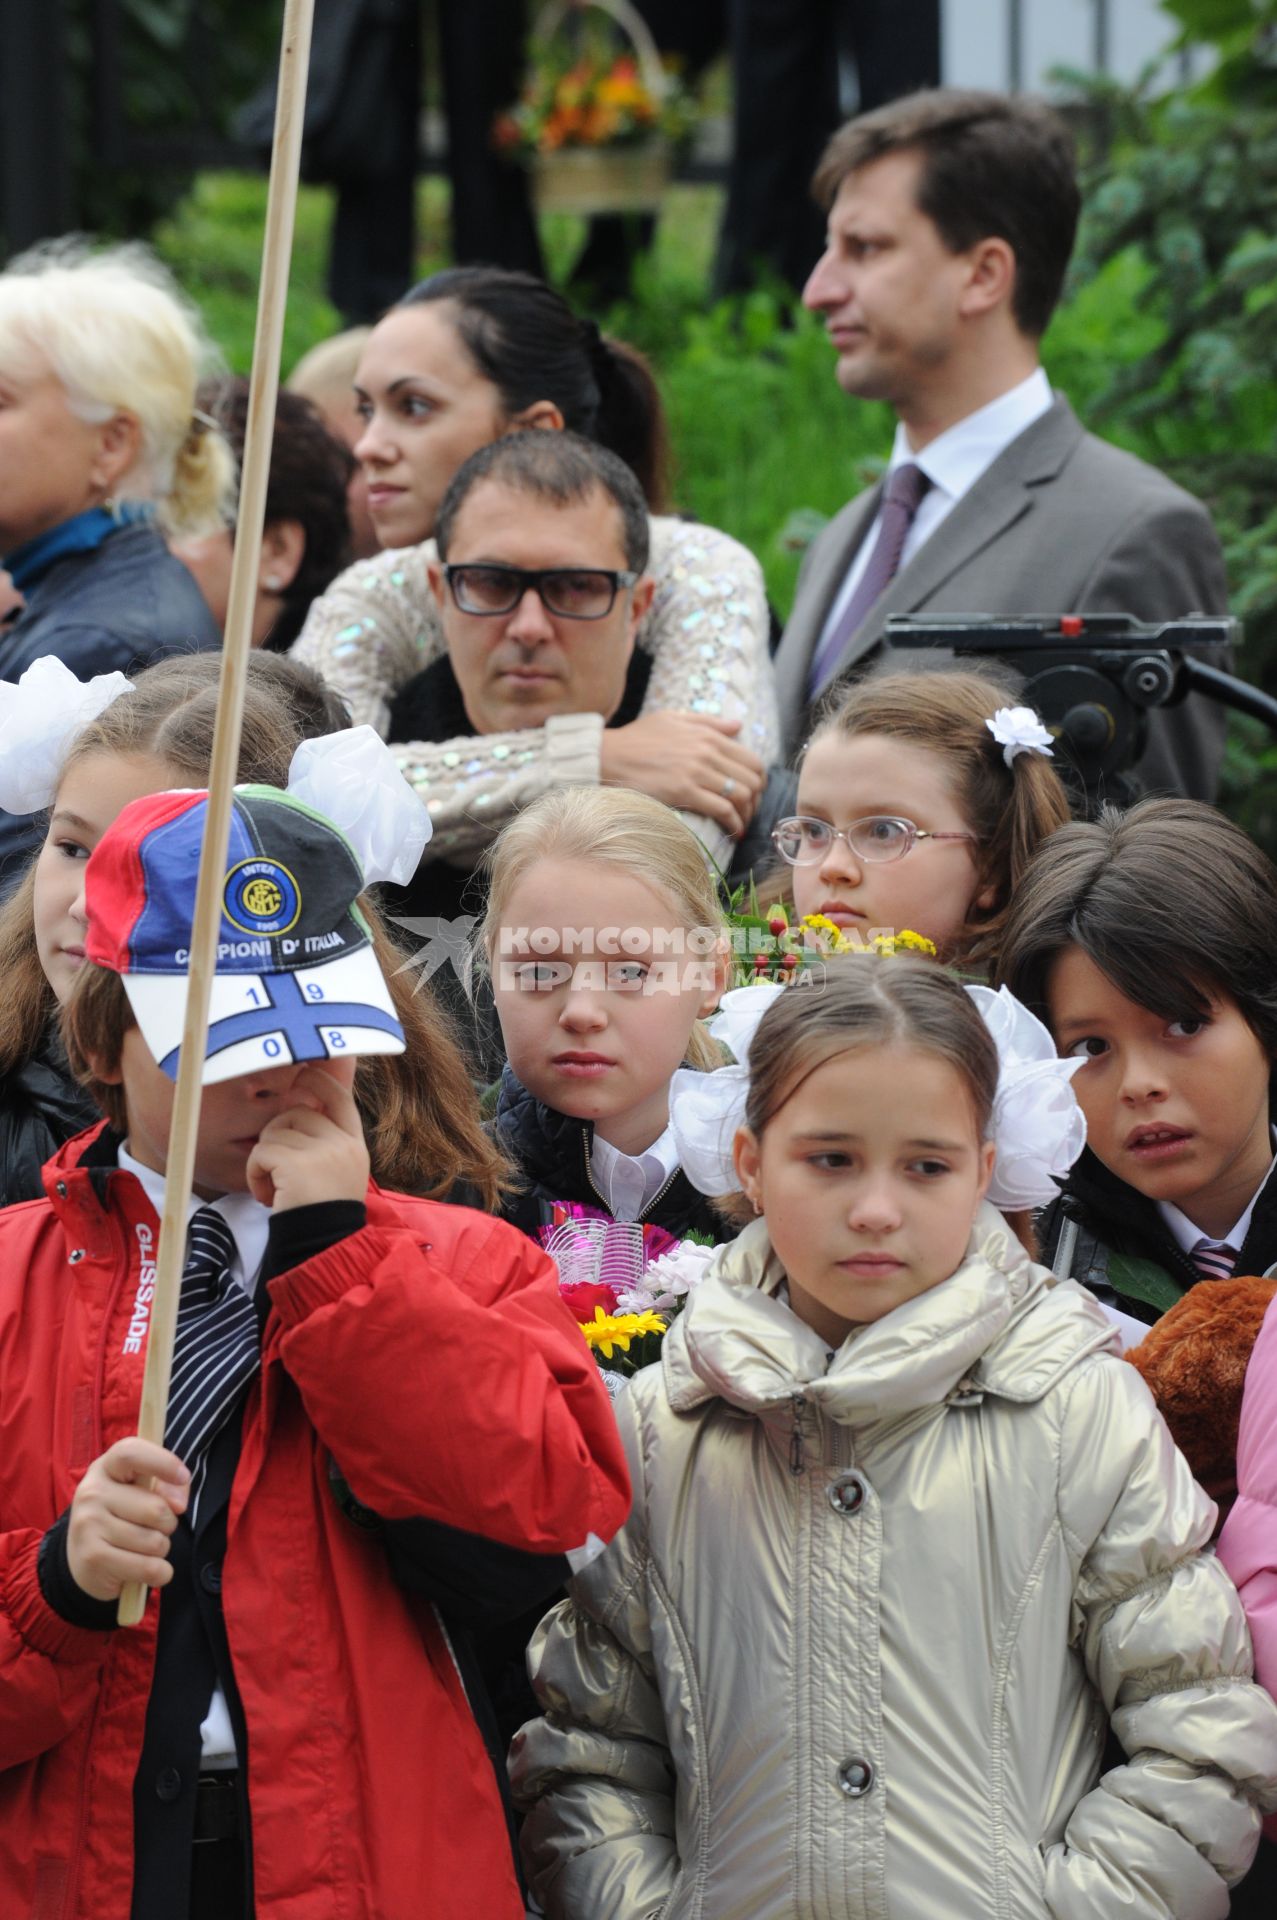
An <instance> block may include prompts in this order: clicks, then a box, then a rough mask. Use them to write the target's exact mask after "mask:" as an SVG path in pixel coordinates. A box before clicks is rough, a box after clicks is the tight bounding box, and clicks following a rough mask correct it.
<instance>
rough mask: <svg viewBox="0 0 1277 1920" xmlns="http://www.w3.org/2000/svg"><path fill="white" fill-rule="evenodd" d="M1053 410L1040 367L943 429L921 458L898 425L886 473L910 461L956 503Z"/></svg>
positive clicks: (1047, 387)
mask: <svg viewBox="0 0 1277 1920" xmlns="http://www.w3.org/2000/svg"><path fill="white" fill-rule="evenodd" d="M1054 404H1055V396H1054V394H1053V393H1052V392H1051V383H1050V381H1049V380H1048V379H1047V377H1046V374H1045V373H1044V372H1043V370H1042V368H1041V367H1035V368H1034V370H1033V372H1032V373H1031V374H1030V375H1029V377H1028V379H1027V380H1021V382H1020V383H1019V385H1018V386H1015V387H1011V388H1009V389H1008V391H1007V392H1006V393H1000V394H999V395H998V397H997V399H996V400H990V401H989V403H988V405H987V406H983V407H977V409H976V411H975V412H974V413H969V414H968V415H967V417H966V419H965V420H958V421H956V422H955V424H954V425H953V426H951V427H947V428H946V429H945V431H944V432H943V433H941V434H937V435H936V438H935V439H934V440H932V441H930V442H929V444H928V445H927V446H925V447H924V448H923V449H922V452H921V453H915V452H914V450H913V448H912V447H911V446H910V445H909V436H908V434H907V433H906V432H905V429H904V423H903V421H898V422H897V424H896V438H895V443H894V445H893V446H892V449H891V459H890V461H889V462H888V468H887V470H888V472H890V471H891V470H892V469H893V468H894V467H899V466H903V465H904V464H905V463H906V462H907V461H910V460H912V461H913V462H914V464H915V465H916V466H919V467H921V469H922V471H923V472H924V473H925V474H926V476H927V478H928V480H930V482H931V484H932V486H933V487H935V488H937V489H938V490H939V491H940V492H941V493H944V494H947V495H948V496H949V498H950V499H951V500H960V499H961V498H962V496H963V494H964V493H969V492H970V490H971V488H972V487H973V486H974V485H975V483H976V481H977V480H978V479H979V478H980V476H981V474H983V473H984V472H986V470H987V469H988V468H989V467H991V466H992V465H993V463H994V461H995V460H996V459H997V457H998V455H999V454H1000V453H1003V452H1005V450H1006V448H1007V447H1009V446H1010V444H1011V442H1012V441H1013V440H1016V439H1018V438H1019V436H1020V435H1021V434H1022V433H1023V432H1024V430H1025V428H1026V427H1031V426H1032V425H1033V422H1034V421H1035V420H1038V419H1040V418H1041V417H1042V415H1043V414H1044V413H1047V412H1049V411H1050V409H1051V407H1053V406H1054Z"/></svg>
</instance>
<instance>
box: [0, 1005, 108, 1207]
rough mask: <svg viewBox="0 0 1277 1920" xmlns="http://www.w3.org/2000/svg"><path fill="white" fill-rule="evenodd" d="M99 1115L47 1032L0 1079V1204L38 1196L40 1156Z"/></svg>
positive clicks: (44, 1156) (47, 1155) (54, 1038)
mask: <svg viewBox="0 0 1277 1920" xmlns="http://www.w3.org/2000/svg"><path fill="white" fill-rule="evenodd" d="M101 1118H102V1116H101V1114H100V1113H99V1112H98V1110H97V1108H96V1107H95V1106H94V1105H93V1102H92V1101H91V1100H90V1099H89V1096H88V1095H87V1094H86V1093H85V1091H84V1088H83V1087H81V1086H77V1084H76V1082H75V1081H74V1080H73V1079H72V1078H71V1069H70V1068H69V1067H68V1065H67V1063H66V1056H65V1054H64V1053H63V1051H62V1047H61V1043H60V1042H59V1040H58V1038H57V1035H56V1034H55V1033H53V1032H52V1031H51V1032H49V1033H48V1034H46V1036H45V1038H44V1040H43V1042H42V1043H41V1045H40V1048H39V1050H38V1052H36V1053H35V1054H34V1055H33V1056H32V1058H31V1059H30V1060H28V1061H27V1063H26V1065H25V1066H22V1067H15V1068H14V1069H13V1070H12V1072H10V1073H6V1074H5V1075H4V1077H3V1079H2V1080H0V1206H4V1207H11V1206H12V1205H13V1204H14V1202H15V1201H18V1200H42V1199H43V1198H44V1186H43V1183H42V1181H41V1178H40V1175H41V1171H42V1169H43V1167H44V1163H45V1161H46V1160H48V1159H49V1158H50V1157H51V1156H52V1155H53V1154H54V1153H56V1151H57V1149H58V1148H59V1147H60V1146H61V1145H62V1143H63V1142H64V1141H65V1140H70V1139H71V1138H72V1137H73V1135H75V1134H77V1133H82V1132H83V1131H84V1129H85V1128H86V1127H92V1126H96V1125H97V1123H98V1121H99V1120H100V1119H101Z"/></svg>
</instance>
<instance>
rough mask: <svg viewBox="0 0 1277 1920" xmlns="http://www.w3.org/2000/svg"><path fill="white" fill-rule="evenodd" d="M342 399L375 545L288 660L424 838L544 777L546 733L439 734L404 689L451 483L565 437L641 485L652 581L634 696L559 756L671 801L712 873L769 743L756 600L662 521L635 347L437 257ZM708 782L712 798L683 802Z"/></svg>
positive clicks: (544, 295)
mask: <svg viewBox="0 0 1277 1920" xmlns="http://www.w3.org/2000/svg"><path fill="white" fill-rule="evenodd" d="M355 395H356V403H357V406H358V408H359V410H360V412H361V414H362V416H363V419H364V423H365V430H364V434H363V438H362V439H361V440H360V441H359V442H358V444H357V447H356V454H357V457H358V459H359V460H360V462H361V464H362V466H363V468H364V472H365V473H366V475H367V477H368V506H369V511H370V513H371V515H372V519H373V524H374V525H375V527H376V529H377V536H378V538H379V539H380V540H381V541H382V542H383V544H384V545H385V546H386V547H387V548H388V549H390V551H387V552H385V553H382V554H381V555H380V556H378V558H376V559H374V560H371V561H361V562H360V563H359V564H358V565H357V566H354V567H351V568H350V569H348V570H347V572H346V573H344V574H343V575H341V577H340V578H339V579H337V580H335V581H334V582H333V584H332V586H331V587H330V588H329V590H328V592H327V593H326V594H324V596H323V597H322V599H320V600H319V601H318V602H317V603H316V604H315V606H314V607H313V608H312V610H311V613H310V615H309V617H308V619H307V621H306V624H305V627H304V628H303V630H302V634H301V638H300V639H299V641H298V643H297V647H296V653H297V655H298V657H300V658H301V659H303V660H305V661H306V662H307V664H309V665H311V666H314V667H317V668H318V669H319V671H320V672H321V673H322V674H323V675H324V677H325V678H326V679H327V680H329V681H330V682H331V683H332V685H334V686H335V687H337V688H338V689H339V690H340V692H341V693H342V694H343V695H344V697H345V699H346V700H347V702H348V704H349V706H350V709H351V713H352V716H353V718H354V720H355V721H356V723H359V722H361V721H367V722H369V723H370V724H372V725H373V726H375V727H376V728H377V729H378V731H379V732H380V733H381V734H382V735H383V736H384V737H385V738H387V739H389V740H390V741H391V742H392V743H394V744H395V747H396V758H397V760H398V762H399V764H400V766H401V767H402V768H403V770H404V773H405V774H406V776H407V777H408V779H410V780H411V781H412V783H413V785H414V786H415V787H416V788H417V790H418V792H419V793H420V794H421V796H422V798H423V799H424V800H425V801H426V802H427V804H428V806H429V808H430V813H431V817H432V819H433V820H434V822H435V827H436V833H437V835H438V834H440V833H441V830H443V829H452V828H457V827H460V826H462V825H463V824H464V826H465V828H466V830H467V832H468V833H471V832H472V837H473V838H474V842H475V850H476V851H478V850H479V848H480V847H481V845H482V844H484V834H485V832H486V823H487V822H489V821H492V822H497V821H499V820H500V819H501V818H502V817H503V816H504V815H505V814H507V813H508V812H509V807H510V791H511V783H512V779H514V778H515V777H516V776H515V774H514V769H515V764H516V761H515V756H516V755H517V769H518V770H517V781H518V784H519V787H520V789H521V791H523V792H524V793H526V790H527V784H528V779H529V771H530V769H533V770H535V773H536V774H537V775H539V776H541V777H542V783H543V786H544V788H545V789H547V790H548V789H549V788H551V787H553V786H556V785H558V784H559V783H560V776H559V774H558V773H557V772H556V768H555V761H554V754H553V751H552V746H551V743H550V742H549V741H547V738H546V733H545V729H544V728H540V727H529V728H524V729H522V730H520V731H518V732H515V733H509V734H489V735H474V734H466V735H462V736H452V737H445V736H446V728H445V727H444V726H443V724H442V721H440V722H439V724H438V725H434V726H432V717H431V713H430V709H429V706H428V703H426V702H419V703H418V702H414V700H413V697H412V683H413V682H414V681H415V680H416V678H417V676H419V675H420V674H421V673H422V672H423V671H424V670H425V669H426V668H428V667H429V666H430V665H431V663H432V662H433V661H435V660H436V659H438V658H439V657H440V656H441V655H442V654H443V653H444V651H445V642H444V637H443V630H442V627H441V625H440V622H439V617H438V613H437V611H436V607H435V603H434V600H433V598H432V595H431V593H430V587H429V578H428V569H429V566H430V563H431V561H432V560H434V559H435V557H436V554H435V546H434V541H433V538H432V536H433V534H434V529H435V518H436V515H437V513H438V509H439V503H440V501H441V500H442V498H443V496H444V493H445V492H446V490H447V487H448V484H449V482H450V481H451V479H452V477H453V475H454V474H455V473H456V472H457V470H458V468H459V467H460V466H461V465H462V464H463V463H464V462H465V461H466V460H467V459H468V458H469V457H470V455H471V454H473V453H475V452H477V451H478V449H479V448H480V447H483V446H486V445H488V444H489V443H490V442H492V441H493V440H496V439H499V438H501V437H502V436H504V435H505V434H508V433H517V432H523V431H527V430H528V429H543V430H546V431H562V430H563V429H565V428H567V429H570V430H571V431H573V432H575V433H579V434H582V435H584V436H585V437H586V438H588V439H591V440H595V441H598V442H599V443H600V444H601V445H602V446H605V447H607V448H608V449H609V450H610V451H611V452H613V453H615V454H617V455H619V456H620V458H621V459H623V460H624V461H625V462H626V464H627V465H628V466H629V467H630V468H631V469H632V470H633V472H634V473H635V474H636V475H637V476H638V478H639V481H640V483H641V484H642V486H643V489H644V493H645V496H646V499H647V502H648V508H649V513H650V514H651V516H652V517H651V521H650V531H651V561H650V566H649V572H650V573H651V574H652V575H653V576H654V578H655V581H656V591H655V594H654V597H653V600H652V605H651V608H650V610H649V611H648V613H647V614H646V615H645V616H644V617H643V619H642V621H641V622H640V625H639V627H638V631H637V639H636V651H635V664H634V667H633V674H634V684H633V685H632V686H631V687H630V688H629V693H630V695H631V696H632V697H631V698H628V699H627V700H626V702H625V703H624V705H623V708H622V709H621V711H620V712H619V713H618V715H617V716H616V717H615V718H614V721H613V723H612V724H611V725H610V726H608V727H606V728H605V729H604V730H603V733H602V737H601V741H600V744H599V747H598V749H597V766H595V767H593V768H592V769H591V768H588V767H587V768H584V769H583V768H582V766H581V765H580V764H579V762H580V756H579V755H578V756H576V757H575V758H574V763H573V767H572V771H571V779H572V782H573V784H581V783H582V782H584V783H586V784H591V783H593V784H599V785H604V786H625V787H635V788H638V789H639V790H640V791H642V792H644V793H648V794H651V795H652V796H653V798H655V799H658V800H663V801H665V803H666V804H667V805H669V806H672V807H676V808H681V809H684V810H685V812H686V813H687V817H688V824H689V825H690V826H691V827H692V828H693V830H694V831H696V832H697V833H698V834H699V836H700V838H701V839H702V841H703V842H704V843H705V845H706V846H707V847H708V848H709V850H710V852H711V853H712V854H713V856H714V857H715V859H716V860H718V861H719V863H720V864H721V865H722V866H724V867H726V866H727V865H728V863H729V860H730V855H731V851H732V848H733V846H734V843H735V841H736V840H737V839H738V838H739V837H740V835H741V834H742V833H743V832H744V830H745V828H746V827H747V826H748V824H749V821H750V818H751V816H752V814H753V811H754V808H755V805H756V804H757V799H758V795H759V793H760V791H761V789H762V784H763V773H764V768H765V767H766V765H767V764H769V763H770V761H771V760H772V759H773V758H774V757H775V753H776V749H777V743H778V735H777V718H776V699H775V691H774V687H773V682H772V673H771V663H770V659H769V657H768V615H767V602H766V595H765V592H764V588H763V579H762V573H761V571H760V569H759V566H758V563H757V561H756V560H755V559H754V558H753V556H752V554H750V553H748V552H746V550H745V549H744V548H743V547H742V546H740V545H739V544H738V542H736V541H734V540H732V539H730V538H729V537H728V536H727V535H726V534H724V533H720V532H718V531H717V530H716V529H714V528H712V527H706V526H701V525H699V524H697V523H695V522H691V521H686V520H681V519H678V518H675V517H672V516H668V515H666V514H665V513H664V511H663V508H664V505H665V483H664V469H665V451H664V447H665V440H664V435H665V423H664V415H663V411H662V408H661V402H660V396H659V394H658V392H657V389H656V384H655V381H654V380H653V378H652V375H651V372H650V370H649V368H648V366H647V363H646V362H645V361H644V360H643V358H642V356H641V355H640V354H638V353H636V352H635V350H634V349H633V348H630V347H626V346H623V345H621V344H620V343H619V342H614V341H610V340H608V339H606V338H605V337H604V336H603V335H601V334H600V333H599V330H598V328H597V327H596V326H595V325H594V323H593V321H591V320H581V319H579V318H578V317H577V315H576V314H575V313H573V311H572V309H571V307H570V306H569V305H568V304H567V302H566V301H565V300H564V299H563V297H562V295H561V294H559V293H557V292H556V291H555V289H554V288H553V287H550V286H548V285H547V284H546V283H545V282H544V281H542V280H537V279H534V278H533V277H532V276H531V275H529V274H522V273H512V272H507V271H505V270H503V269H499V268H495V267H454V268H450V269H449V270H447V271H446V272H443V273H438V274H435V275H433V276H432V277H431V278H430V279H429V280H426V281H423V282H422V284H421V285H420V286H418V287H415V288H414V289H413V291H412V292H411V293H410V294H408V295H407V297H406V298H405V299H404V300H402V301H401V302H400V303H399V305H398V306H397V307H393V308H392V309H391V311H390V312H389V313H388V314H387V315H386V316H385V318H384V319H383V320H382V321H381V322H380V323H379V324H378V325H377V326H376V327H374V328H373V330H372V333H371V335H370V336H369V339H368V342H367V344H366V346H365V348H364V352H363V356H362V358H361V361H360V366H359V373H358V376H357V379H356V386H355ZM630 714H633V715H634V716H635V717H633V718H630V717H628V716H629V715H630ZM623 715H624V716H625V717H622V716H623ZM706 788H708V789H709V790H710V792H711V793H712V794H713V796H714V805H713V808H712V809H706V810H703V811H692V805H693V795H694V794H700V795H702V796H703V794H704V791H705V789H706ZM488 837H490V833H489V834H488ZM431 857H432V856H431V849H429V848H427V853H426V858H427V859H430V858H431Z"/></svg>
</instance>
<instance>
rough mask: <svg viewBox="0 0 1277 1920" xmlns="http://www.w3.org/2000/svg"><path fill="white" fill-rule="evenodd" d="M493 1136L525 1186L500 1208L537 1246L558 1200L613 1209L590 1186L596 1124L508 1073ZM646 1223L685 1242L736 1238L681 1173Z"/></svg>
mask: <svg viewBox="0 0 1277 1920" xmlns="http://www.w3.org/2000/svg"><path fill="white" fill-rule="evenodd" d="M493 1129H494V1131H495V1133H496V1136H497V1140H498V1141H499V1143H500V1145H501V1146H502V1147H503V1148H504V1150H505V1152H506V1154H507V1155H508V1156H509V1158H510V1159H511V1160H512V1161H513V1162H514V1164H515V1166H516V1167H517V1168H518V1170H519V1172H520V1173H521V1174H522V1175H523V1179H524V1181H525V1183H526V1184H525V1186H524V1188H523V1189H522V1191H520V1192H519V1193H515V1194H512V1195H511V1196H510V1198H509V1199H508V1200H507V1201H506V1202H505V1205H504V1206H503V1208H502V1216H503V1218H504V1219H506V1220H508V1221H509V1222H510V1224H511V1226H515V1227H518V1228H519V1230H520V1232H521V1233H526V1234H527V1235H528V1237H529V1239H532V1240H535V1239H537V1238H538V1236H539V1229H540V1228H541V1227H544V1226H548V1225H549V1224H550V1221H551V1218H552V1213H553V1206H554V1202H555V1201H556V1200H561V1201H564V1202H566V1203H568V1204H569V1205H572V1204H575V1205H578V1206H586V1207H597V1208H598V1209H599V1210H600V1211H601V1212H603V1213H606V1211H607V1201H606V1200H605V1199H604V1197H603V1195H602V1194H601V1193H600V1192H599V1190H598V1188H597V1187H596V1186H595V1185H594V1182H593V1181H592V1180H591V1178H590V1148H591V1145H592V1143H593V1140H594V1125H593V1122H592V1121H589V1120H573V1119H570V1118H569V1117H568V1115H567V1114H563V1113H556V1112H555V1110H554V1108H553V1107H547V1106H546V1105H545V1104H544V1103H543V1102H542V1101H540V1100H538V1099H536V1098H535V1097H534V1096H533V1095H532V1094H530V1093H529V1092H528V1090H527V1088H526V1087H525V1086H524V1085H523V1083H522V1081H520V1080H517V1079H516V1078H515V1076H514V1074H513V1073H512V1072H511V1071H510V1069H509V1067H507V1068H506V1069H505V1071H504V1073H503V1074H502V1076H501V1091H500V1093H499V1095H498V1097H497V1111H496V1115H495V1118H494V1120H493ZM640 1219H641V1220H642V1221H643V1222H644V1223H645V1224H646V1223H647V1222H648V1221H651V1222H654V1223H655V1225H656V1226H658V1227H664V1229H665V1231H666V1232H667V1233H673V1234H677V1235H680V1236H684V1235H686V1234H688V1233H703V1234H708V1235H709V1236H710V1237H711V1239H713V1240H715V1241H718V1240H730V1239H731V1238H732V1229H731V1228H730V1227H728V1226H727V1225H726V1224H725V1222H724V1221H723V1219H722V1218H721V1216H720V1215H719V1214H718V1213H717V1212H716V1211H715V1210H714V1208H713V1207H712V1206H711V1205H710V1202H709V1201H708V1199H707V1198H706V1197H705V1195H704V1194H703V1193H698V1192H697V1191H696V1188H695V1187H694V1186H693V1185H692V1183H691V1181H690V1180H689V1179H688V1177H687V1175H686V1174H685V1173H684V1172H683V1170H682V1168H681V1167H680V1168H678V1169H677V1170H676V1171H675V1172H674V1173H673V1174H672V1175H671V1177H670V1178H669V1179H668V1180H667V1181H666V1183H665V1185H664V1186H663V1187H662V1188H661V1190H660V1192H659V1193H658V1194H657V1195H656V1197H655V1199H654V1200H651V1201H649V1203H648V1205H647V1206H646V1207H644V1209H643V1212H642V1214H641V1215H640Z"/></svg>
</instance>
